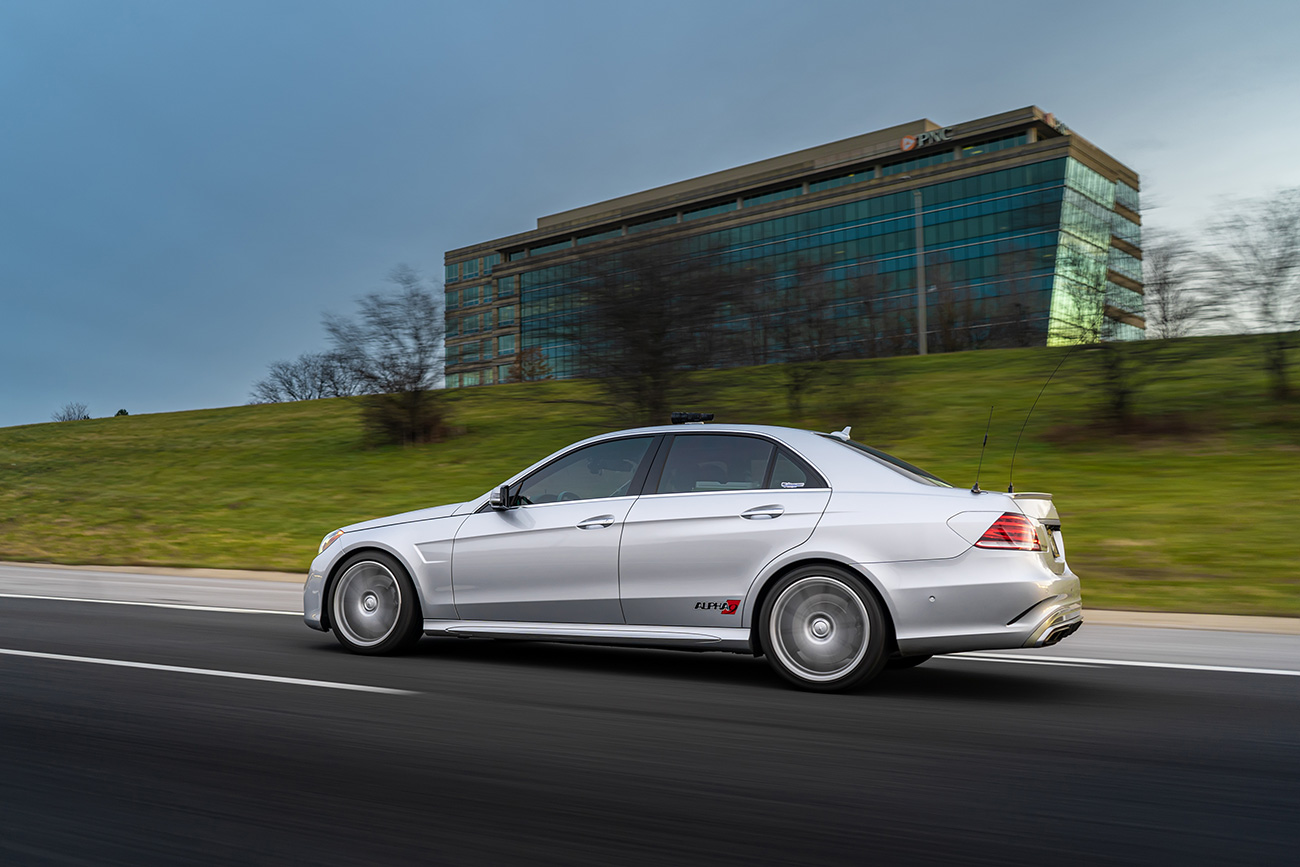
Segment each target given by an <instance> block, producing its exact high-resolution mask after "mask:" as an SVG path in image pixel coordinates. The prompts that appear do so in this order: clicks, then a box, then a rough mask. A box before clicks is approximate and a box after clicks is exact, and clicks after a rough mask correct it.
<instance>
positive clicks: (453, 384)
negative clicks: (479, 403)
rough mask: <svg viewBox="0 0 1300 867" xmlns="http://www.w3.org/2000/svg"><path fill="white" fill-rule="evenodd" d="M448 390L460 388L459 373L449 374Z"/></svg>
mask: <svg viewBox="0 0 1300 867" xmlns="http://www.w3.org/2000/svg"><path fill="white" fill-rule="evenodd" d="M447 388H460V374H459V373H449V374H447Z"/></svg>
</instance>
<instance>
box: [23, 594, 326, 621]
mask: <svg viewBox="0 0 1300 867" xmlns="http://www.w3.org/2000/svg"><path fill="white" fill-rule="evenodd" d="M0 599H37V600H40V601H43V602H94V603H96V604H97V605H139V606H140V607H142V608H177V609H180V610H181V611H217V612H220V613H222V614H292V615H293V616H294V617H302V612H301V611H271V610H268V609H266V608H223V607H221V606H218V605H187V604H185V603H182V602H138V601H135V600H127V599H85V598H82V597H80V596H35V595H32V594H29V593H0Z"/></svg>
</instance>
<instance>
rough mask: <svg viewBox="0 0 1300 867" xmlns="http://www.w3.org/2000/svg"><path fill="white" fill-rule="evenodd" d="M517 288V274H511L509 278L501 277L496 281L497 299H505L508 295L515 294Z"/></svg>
mask: <svg viewBox="0 0 1300 867" xmlns="http://www.w3.org/2000/svg"><path fill="white" fill-rule="evenodd" d="M518 287H519V275H518V274H512V275H510V276H509V277H502V278H501V279H500V280H498V281H497V297H498V298H505V297H507V296H509V295H513V294H515V290H516V289H517V288H518Z"/></svg>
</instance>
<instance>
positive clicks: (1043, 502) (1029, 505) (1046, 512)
mask: <svg viewBox="0 0 1300 867" xmlns="http://www.w3.org/2000/svg"><path fill="white" fill-rule="evenodd" d="M1007 496H1008V497H1010V498H1011V499H1013V500H1015V501H1016V505H1017V506H1019V507H1020V511H1022V512H1024V513H1025V514H1026V515H1028V516H1029V517H1031V518H1037V519H1038V520H1040V521H1042V522H1043V523H1044V524H1046V525H1048V526H1049V527H1056V528H1059V527H1060V526H1061V518H1060V516H1059V515H1057V514H1056V505H1055V504H1054V503H1053V502H1052V495H1051V494H1044V493H1042V492H1039V491H1025V492H1024V493H1019V492H1017V493H1013V494H1007Z"/></svg>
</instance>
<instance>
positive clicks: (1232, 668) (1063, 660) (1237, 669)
mask: <svg viewBox="0 0 1300 867" xmlns="http://www.w3.org/2000/svg"><path fill="white" fill-rule="evenodd" d="M942 658H943V659H983V660H986V661H988V662H1028V661H1029V660H1027V659H1025V658H1024V657H1021V656H1011V655H1009V654H1000V653H963V654H960V655H957V654H946V655H944V656H943V657H942ZM1051 660H1052V662H1054V663H1059V664H1066V665H1071V664H1074V665H1100V666H1106V665H1118V666H1128V667H1129V668H1170V669H1175V670H1178V671H1218V672H1223V673H1225V674H1276V675H1281V676H1283V677H1300V671H1291V670H1289V669H1285V668H1246V667H1244V666H1237V665H1196V664H1194V663H1190V662H1144V661H1139V660H1135V659H1090V658H1086V657H1079V656H1053V657H1051ZM1035 661H1038V660H1035ZM1041 661H1043V662H1046V661H1047V660H1041Z"/></svg>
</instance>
